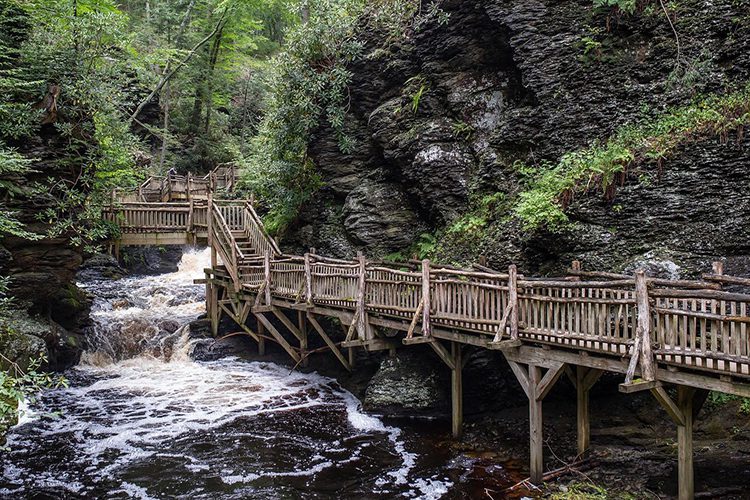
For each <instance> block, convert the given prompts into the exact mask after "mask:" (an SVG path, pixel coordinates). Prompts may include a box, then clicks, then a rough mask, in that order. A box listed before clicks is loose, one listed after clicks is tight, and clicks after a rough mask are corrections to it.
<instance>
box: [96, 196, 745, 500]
mask: <svg viewBox="0 0 750 500" xmlns="http://www.w3.org/2000/svg"><path fill="white" fill-rule="evenodd" d="M105 216H106V217H107V218H109V220H113V221H116V222H118V224H119V225H120V227H121V229H122V233H123V237H122V242H123V244H168V243H166V242H167V241H176V242H179V243H182V242H184V241H187V240H192V241H195V240H196V239H203V238H206V240H207V242H208V244H209V245H210V246H211V249H212V267H211V268H209V269H206V277H205V279H202V280H200V282H204V283H205V284H206V287H207V308H208V313H209V316H210V318H211V321H212V325H213V328H214V332H215V333H216V332H217V330H218V323H219V320H220V318H221V316H222V315H226V316H228V317H230V318H232V319H233V320H234V321H235V322H236V323H237V324H238V325H239V326H240V327H241V328H242V329H243V330H244V331H245V332H246V333H247V334H248V336H250V337H252V338H253V339H255V340H256V341H257V342H258V345H259V350H261V351H263V349H264V348H265V347H264V346H265V341H266V340H272V341H274V342H276V343H278V344H279V345H280V346H281V347H282V348H283V349H285V350H286V352H287V353H288V354H289V356H290V357H291V358H292V359H293V360H294V361H295V362H297V363H305V360H306V358H307V356H308V355H309V354H310V353H311V351H310V350H309V349H308V341H307V338H308V328H309V327H312V330H314V331H315V332H317V333H318V334H319V335H320V336H321V337H322V338H323V340H324V341H325V342H326V345H327V346H328V347H329V348H330V350H331V351H332V352H333V353H334V354H335V355H336V357H337V358H338V359H339V360H340V361H341V363H342V364H343V366H345V367H346V368H347V369H352V361H353V358H352V356H351V353H352V349H355V348H363V349H367V350H380V349H395V348H396V347H397V346H402V345H407V346H408V345H415V344H425V345H429V346H430V347H431V348H432V349H433V350H434V351H435V353H436V354H437V355H438V356H439V357H440V358H441V359H442V360H443V361H444V362H445V363H446V365H447V366H448V367H449V368H450V369H451V374H452V389H453V430H454V434H455V435H459V434H460V431H461V414H462V410H461V397H462V396H461V392H462V389H461V368H462V346H464V345H471V346H476V347H480V348H485V349H493V350H499V351H501V352H502V353H503V355H504V356H505V358H506V359H507V361H508V363H509V364H510V366H511V368H512V369H513V371H514V373H515V375H516V377H517V379H518V382H519V383H520V384H521V386H522V387H523V388H524V391H525V392H526V394H527V396H528V397H529V402H530V426H531V451H532V453H531V456H532V464H531V476H532V479H533V480H534V481H539V480H540V479H541V477H542V472H543V469H542V462H541V460H542V458H541V457H542V441H541V402H542V400H543V399H544V396H545V395H546V394H547V393H548V392H549V390H550V389H551V387H552V386H553V385H554V384H555V382H556V381H557V380H558V379H559V377H560V376H562V375H563V374H567V375H568V376H569V377H570V378H571V380H572V381H573V383H574V384H575V385H576V387H577V390H578V392H579V421H578V429H579V451H581V452H584V451H585V450H586V448H587V447H588V403H587V401H588V399H587V398H588V390H589V389H590V387H591V385H593V383H594V382H595V381H596V379H597V378H598V376H599V375H600V374H601V372H602V371H604V370H606V371H611V372H615V373H622V374H624V375H625V377H624V383H623V384H622V386H621V390H622V391H623V392H635V391H639V390H649V391H651V392H652V393H653V394H654V396H655V397H656V399H657V400H658V401H659V402H660V403H661V404H662V405H663V406H664V407H665V409H666V410H667V412H668V414H669V415H670V416H671V417H672V419H673V420H674V421H675V423H676V424H677V426H678V430H679V440H678V442H679V446H680V449H681V450H682V452H684V453H682V452H681V454H680V462H679V463H680V497H681V498H690V497H691V496H692V451H691V449H690V446H691V444H690V443H692V438H691V432H692V415H693V405H695V406H696V407H698V408H699V407H700V404H701V402H702V400H703V399H705V391H706V390H716V391H721V392H726V393H731V394H737V395H741V396H750V335H749V333H750V332H749V330H748V327H749V326H750V316H748V307H749V306H750V294H747V293H743V292H745V291H746V290H747V288H745V287H750V279H748V278H737V277H730V276H724V275H723V274H722V272H721V266H720V265H718V264H717V265H715V267H714V271H713V272H712V273H710V274H706V275H704V276H703V277H702V279H701V280H664V279H654V278H649V277H647V276H646V275H645V274H644V272H643V271H638V272H636V273H635V275H634V276H626V275H619V274H613V273H597V272H585V271H581V270H580V267H579V266H577V265H574V266H573V269H571V270H570V271H569V274H568V275H567V276H564V277H560V278H531V277H526V276H522V275H519V274H518V273H517V271H516V268H515V266H510V267H509V268H508V270H507V271H503V272H498V271H496V270H492V269H488V268H485V267H482V266H475V267H474V268H472V269H458V268H454V267H451V266H443V265H437V264H433V263H431V262H429V261H427V260H425V261H422V262H415V261H410V262H405V263H391V262H378V261H371V260H367V259H366V258H365V257H364V256H359V257H358V258H357V259H355V260H341V259H331V258H326V257H322V256H318V255H314V254H305V255H303V256H296V255H284V254H282V253H281V251H280V250H279V248H278V245H277V244H276V242H275V241H273V239H272V238H271V237H270V236H269V235H268V234H267V233H266V231H265V229H264V228H263V225H262V222H261V221H260V218H259V217H258V216H257V214H256V213H255V211H254V210H253V208H252V206H251V205H250V204H249V203H248V202H245V201H216V200H213V199H212V197H211V196H209V197H208V199H207V200H195V199H191V200H190V201H189V202H173V203H145V202H134V203H121V204H118V205H117V206H114V205H113V207H111V208H110V210H108V211H107V212H106V214H105ZM153 242H156V243H153ZM219 259H221V262H222V264H219ZM727 287H730V288H731V291H728V290H726V288H727ZM320 316H323V317H332V318H338V319H339V320H340V322H341V324H342V326H343V332H342V333H343V335H344V339H343V340H342V341H334V340H333V339H332V338H331V336H330V334H329V333H328V332H326V331H324V330H323V328H321V326H320V324H319V322H318V320H317V319H316V318H318V317H320ZM251 317H254V318H255V320H256V322H255V323H256V324H257V327H255V328H252V327H251V326H249V324H248V319H249V318H251ZM295 319H296V323H295V321H294V320H295ZM385 329H392V330H396V331H399V332H402V335H401V336H398V337H395V338H394V337H393V336H392V335H385V334H384V331H385ZM446 342H448V344H446ZM297 345H299V347H297ZM446 345H447V346H448V347H446ZM346 349H348V350H349V355H348V356H346V355H344V352H345V351H346ZM543 370H546V371H543ZM665 383H669V384H677V385H678V394H677V399H676V400H675V399H673V397H672V395H670V394H669V393H668V392H666V391H665V389H664V387H663V384H665ZM688 414H689V415H688Z"/></svg>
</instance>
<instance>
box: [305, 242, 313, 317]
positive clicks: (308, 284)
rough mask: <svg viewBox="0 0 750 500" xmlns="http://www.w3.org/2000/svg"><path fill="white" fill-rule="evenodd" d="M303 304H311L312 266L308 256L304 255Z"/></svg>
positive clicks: (307, 254)
mask: <svg viewBox="0 0 750 500" xmlns="http://www.w3.org/2000/svg"><path fill="white" fill-rule="evenodd" d="M305 302H307V304H308V305H312V303H313V292H312V266H311V265H310V254H309V253H306V254H305Z"/></svg>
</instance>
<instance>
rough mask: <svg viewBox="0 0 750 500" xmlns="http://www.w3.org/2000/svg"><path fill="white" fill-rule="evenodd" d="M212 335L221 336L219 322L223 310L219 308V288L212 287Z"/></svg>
mask: <svg viewBox="0 0 750 500" xmlns="http://www.w3.org/2000/svg"><path fill="white" fill-rule="evenodd" d="M210 301H211V307H210V310H211V333H212V334H213V336H214V337H216V336H218V335H219V321H221V309H220V308H219V287H217V286H212V287H211V298H210Z"/></svg>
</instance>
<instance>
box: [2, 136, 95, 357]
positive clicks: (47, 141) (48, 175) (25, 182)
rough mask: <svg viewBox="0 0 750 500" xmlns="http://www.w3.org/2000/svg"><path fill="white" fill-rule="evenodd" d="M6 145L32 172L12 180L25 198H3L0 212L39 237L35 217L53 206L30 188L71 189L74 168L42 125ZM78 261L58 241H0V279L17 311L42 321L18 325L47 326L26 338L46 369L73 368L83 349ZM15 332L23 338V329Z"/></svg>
mask: <svg viewBox="0 0 750 500" xmlns="http://www.w3.org/2000/svg"><path fill="white" fill-rule="evenodd" d="M9 145H10V146H12V147H15V148H17V149H18V151H19V152H20V153H22V154H23V155H24V156H26V157H28V158H34V159H35V160H36V161H35V162H34V165H33V170H32V172H30V173H29V174H28V175H26V176H24V178H23V179H17V184H18V185H21V186H24V187H25V188H27V190H28V191H27V192H28V194H27V195H25V196H16V197H13V198H9V200H8V202H7V203H6V206H7V207H8V209H9V210H11V211H13V212H15V213H16V214H17V218H18V220H19V221H21V222H22V223H23V224H24V226H25V228H26V229H27V230H29V231H31V232H34V233H37V234H45V233H46V232H47V230H48V229H49V225H48V224H47V223H46V222H44V221H41V220H39V219H38V217H37V216H38V214H40V213H41V212H42V211H43V210H44V209H46V208H47V207H51V206H55V203H56V200H55V199H54V198H53V197H51V196H50V195H49V193H48V192H47V190H44V189H32V187H33V186H35V185H36V184H40V185H46V183H47V182H48V179H54V180H55V181H56V182H61V183H69V184H73V183H74V182H75V181H76V179H77V178H78V177H79V176H80V175H81V171H80V169H81V168H82V167H81V165H80V162H78V163H76V162H74V161H71V160H70V156H69V155H70V154H71V153H70V150H69V149H68V140H67V139H65V138H64V137H62V136H61V135H60V134H59V133H58V132H57V131H56V130H55V129H54V127H53V126H52V125H44V126H43V127H42V128H41V131H40V133H39V134H38V135H35V136H33V137H30V138H28V139H27V140H25V141H24V142H23V143H22V144H15V143H10V144H9ZM82 261H83V257H82V252H81V250H80V249H79V248H75V247H73V246H71V244H70V241H69V239H68V238H66V237H65V236H64V235H63V236H61V237H59V238H44V239H40V240H37V241H29V240H24V239H20V238H15V237H10V236H9V237H5V238H3V239H2V240H0V275H3V276H10V277H11V279H12V281H11V284H10V285H11V286H10V292H11V295H12V296H14V297H15V298H16V300H17V305H19V306H21V307H23V308H25V309H28V310H29V312H30V313H31V314H32V315H34V316H39V317H41V318H43V319H39V320H37V319H33V320H32V319H30V320H29V321H28V322H20V323H19V325H21V326H23V325H26V324H32V323H34V322H36V323H40V324H41V323H44V324H47V323H49V326H48V327H46V329H45V332H46V333H45V334H44V335H37V333H36V330H35V329H31V331H30V334H31V335H35V336H37V337H40V338H43V339H44V341H45V342H46V344H47V349H48V351H49V356H48V357H49V361H50V366H51V367H52V368H65V367H67V366H70V365H72V364H75V363H76V362H77V361H78V357H79V356H80V353H81V350H82V347H83V345H82V339H81V338H80V337H79V336H78V335H77V333H78V332H80V331H81V330H82V328H83V326H84V325H85V324H86V323H87V321H88V311H89V305H90V301H89V299H88V297H87V295H86V294H85V292H83V291H82V290H80V289H79V288H78V287H77V286H76V284H75V275H76V272H77V271H78V268H79V266H80V265H81V262H82ZM36 323H34V324H36ZM21 330H22V332H21V333H23V330H24V329H21Z"/></svg>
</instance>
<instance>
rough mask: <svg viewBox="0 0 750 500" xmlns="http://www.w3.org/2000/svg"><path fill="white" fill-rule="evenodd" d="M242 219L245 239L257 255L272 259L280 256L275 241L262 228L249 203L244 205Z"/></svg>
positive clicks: (260, 221)
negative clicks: (267, 256)
mask: <svg viewBox="0 0 750 500" xmlns="http://www.w3.org/2000/svg"><path fill="white" fill-rule="evenodd" d="M243 218H244V221H243V222H244V226H245V237H246V238H247V239H248V240H249V241H250V243H251V244H252V245H253V248H254V249H255V251H256V253H257V254H258V255H265V254H268V255H270V256H272V257H273V256H277V255H281V250H280V249H279V245H278V244H277V243H276V240H274V239H273V238H272V237H271V235H270V234H268V231H266V228H265V227H264V226H263V221H262V220H261V219H260V217H258V214H257V213H256V212H255V209H253V206H252V205H251V204H250V203H249V202H247V203H245V210H244V213H243Z"/></svg>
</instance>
